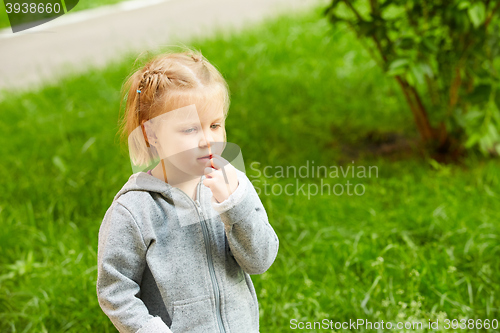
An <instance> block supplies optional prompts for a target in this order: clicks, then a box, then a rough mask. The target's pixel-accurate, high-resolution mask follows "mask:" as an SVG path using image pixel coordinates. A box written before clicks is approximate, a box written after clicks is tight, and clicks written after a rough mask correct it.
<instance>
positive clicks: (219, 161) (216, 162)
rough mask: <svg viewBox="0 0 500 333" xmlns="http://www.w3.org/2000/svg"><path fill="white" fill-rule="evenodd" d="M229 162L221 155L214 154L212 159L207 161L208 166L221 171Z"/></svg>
mask: <svg viewBox="0 0 500 333" xmlns="http://www.w3.org/2000/svg"><path fill="white" fill-rule="evenodd" d="M227 164H229V162H228V161H227V160H225V159H224V158H223V157H221V156H220V155H216V154H212V159H211V160H208V161H207V164H206V166H212V167H214V168H215V169H217V170H219V169H220V168H222V167H225V166H226V165H227Z"/></svg>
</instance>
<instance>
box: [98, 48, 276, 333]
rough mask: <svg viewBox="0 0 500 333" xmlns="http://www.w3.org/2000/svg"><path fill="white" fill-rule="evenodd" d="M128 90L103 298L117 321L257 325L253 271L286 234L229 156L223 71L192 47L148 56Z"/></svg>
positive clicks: (105, 247)
mask: <svg viewBox="0 0 500 333" xmlns="http://www.w3.org/2000/svg"><path fill="white" fill-rule="evenodd" d="M127 91H128V93H127V94H125V95H126V107H125V115H124V119H123V122H122V125H123V130H122V134H123V135H124V136H127V137H128V144H129V152H130V156H131V160H132V167H133V170H134V173H133V174H132V176H130V178H129V180H128V181H127V183H126V184H125V185H124V186H123V188H122V189H121V190H120V191H119V192H118V194H116V196H115V197H114V199H113V202H112V204H111V206H110V207H109V209H108V210H107V211H106V214H105V216H104V219H103V221H102V224H101V227H100V229H99V245H98V266H97V268H98V269H97V272H98V275H97V285H96V290H97V297H98V300H99V304H100V306H101V308H102V310H103V311H104V313H105V314H106V315H107V316H108V317H109V318H110V320H111V321H112V322H113V324H114V325H115V326H116V328H117V329H118V330H119V331H120V332H139V333H155V332H165V333H166V332H174V333H180V332H183V333H184V332H200V333H212V332H226V333H229V332H232V333H247V332H259V305H258V301H257V296H256V293H255V289H254V286H253V283H252V280H251V278H250V274H262V273H264V272H265V271H266V270H267V269H268V268H269V267H270V266H271V265H272V263H273V262H274V260H275V258H276V255H277V252H278V244H279V242H278V237H277V236H276V233H275V232H274V230H273V228H272V227H271V225H270V224H269V221H268V217H267V214H266V211H265V209H264V206H263V205H262V202H261V201H260V199H259V196H258V195H257V192H256V191H255V188H254V187H253V185H252V183H251V182H250V180H249V179H248V178H247V176H246V175H245V173H244V172H242V171H240V170H238V169H236V168H235V167H233V166H232V165H231V164H230V163H229V162H228V161H227V160H226V159H224V158H223V157H222V156H221V152H222V151H223V149H224V147H225V146H226V132H225V127H224V123H225V119H226V116H227V112H228V109H229V92H228V87H227V83H226V82H225V80H224V79H223V77H222V75H221V74H220V73H219V72H218V71H217V69H216V68H215V67H214V66H213V65H211V64H210V63H209V62H208V61H207V60H206V59H205V58H204V57H203V56H202V55H201V53H199V52H198V51H193V50H190V49H187V51H185V52H181V53H167V54H162V55H160V56H157V57H155V58H154V59H152V60H151V61H149V62H148V63H147V64H146V65H145V66H144V68H142V69H140V70H138V71H136V72H135V73H133V74H132V75H131V76H130V77H129V79H128V80H127V81H126V83H125V85H124V90H123V92H124V93H125V92H127ZM151 167H152V169H150V168H151ZM146 169H150V170H148V171H147V172H143V171H144V170H146ZM137 170H140V171H138V172H136V171H137Z"/></svg>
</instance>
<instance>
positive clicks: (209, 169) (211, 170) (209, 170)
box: [204, 167, 217, 178]
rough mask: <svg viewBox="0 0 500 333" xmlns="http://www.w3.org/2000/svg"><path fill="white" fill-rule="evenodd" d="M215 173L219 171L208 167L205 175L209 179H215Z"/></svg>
mask: <svg viewBox="0 0 500 333" xmlns="http://www.w3.org/2000/svg"><path fill="white" fill-rule="evenodd" d="M214 171H217V170H216V169H212V167H206V168H205V170H204V174H205V176H206V177H207V178H212V177H213V175H212V173H213V172H214Z"/></svg>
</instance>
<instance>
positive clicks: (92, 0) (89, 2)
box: [0, 0, 124, 29]
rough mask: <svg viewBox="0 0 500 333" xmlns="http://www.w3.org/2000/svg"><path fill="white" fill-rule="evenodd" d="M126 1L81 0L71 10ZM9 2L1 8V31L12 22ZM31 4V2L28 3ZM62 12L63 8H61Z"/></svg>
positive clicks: (6, 0) (6, 1) (75, 10)
mask: <svg viewBox="0 0 500 333" xmlns="http://www.w3.org/2000/svg"><path fill="white" fill-rule="evenodd" d="M122 1H124V0H80V1H78V4H77V5H76V6H75V7H74V8H73V9H71V10H70V13H73V12H77V11H80V10H85V9H91V8H97V7H100V6H105V5H112V4H115V3H118V2H122ZM8 2H9V1H8V0H5V1H4V3H3V6H0V9H1V10H0V29H3V28H9V27H10V21H9V17H8V16H7V7H5V3H8ZM28 3H29V2H28ZM61 10H63V9H62V7H61Z"/></svg>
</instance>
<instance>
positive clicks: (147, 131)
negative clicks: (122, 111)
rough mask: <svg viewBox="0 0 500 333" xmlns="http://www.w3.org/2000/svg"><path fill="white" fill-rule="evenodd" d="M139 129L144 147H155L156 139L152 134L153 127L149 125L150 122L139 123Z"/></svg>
mask: <svg viewBox="0 0 500 333" xmlns="http://www.w3.org/2000/svg"><path fill="white" fill-rule="evenodd" d="M141 127H142V133H143V135H144V140H145V141H146V146H148V147H149V145H153V146H155V147H156V146H157V145H158V138H157V137H156V134H155V132H154V126H153V124H152V123H151V120H143V121H142V122H141Z"/></svg>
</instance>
